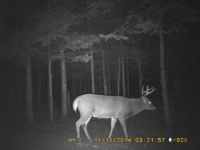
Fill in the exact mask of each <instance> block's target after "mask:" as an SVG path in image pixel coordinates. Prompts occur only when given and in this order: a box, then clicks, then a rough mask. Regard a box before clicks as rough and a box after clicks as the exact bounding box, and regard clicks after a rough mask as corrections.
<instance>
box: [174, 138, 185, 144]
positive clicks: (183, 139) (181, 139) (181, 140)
mask: <svg viewBox="0 0 200 150" xmlns="http://www.w3.org/2000/svg"><path fill="white" fill-rule="evenodd" d="M176 142H178V143H179V142H180V143H187V138H182V137H181V138H176Z"/></svg>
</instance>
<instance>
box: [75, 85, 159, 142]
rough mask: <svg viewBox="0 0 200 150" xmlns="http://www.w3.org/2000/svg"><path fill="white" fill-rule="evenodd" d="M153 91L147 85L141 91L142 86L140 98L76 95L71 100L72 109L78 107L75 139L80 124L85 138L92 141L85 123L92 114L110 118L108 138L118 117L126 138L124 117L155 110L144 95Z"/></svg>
mask: <svg viewBox="0 0 200 150" xmlns="http://www.w3.org/2000/svg"><path fill="white" fill-rule="evenodd" d="M153 91H155V89H154V88H153V87H152V88H151V89H149V88H148V86H147V90H146V91H143V88H142V96H141V97H140V98H125V97H122V96H105V95H97V94H85V95H81V96H79V97H77V98H76V99H75V100H74V102H73V109H74V111H76V110H77V107H78V109H79V112H80V119H79V120H78V121H77V122H76V132H77V139H80V126H81V125H82V126H83V129H84V132H85V134H86V136H87V139H88V140H89V141H90V142H92V140H91V138H90V136H89V134H88V131H87V124H88V122H89V121H90V118H91V117H92V116H93V117H97V118H111V130H110V134H109V136H108V137H109V138H110V137H111V135H112V132H113V129H114V127H115V123H116V121H117V119H119V121H120V123H121V125H122V128H123V130H124V133H125V137H126V138H128V134H127V131H126V119H127V118H129V117H131V116H134V115H136V114H138V113H140V112H141V111H143V110H145V109H147V110H155V106H154V105H153V104H152V102H151V101H150V100H149V99H148V98H147V97H146V96H147V95H148V94H150V93H152V92H153Z"/></svg>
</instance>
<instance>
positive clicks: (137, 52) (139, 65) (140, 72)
mask: <svg viewBox="0 0 200 150" xmlns="http://www.w3.org/2000/svg"><path fill="white" fill-rule="evenodd" d="M133 48H134V50H135V59H136V63H137V67H138V75H139V76H138V78H139V91H140V95H141V93H142V81H143V74H142V63H141V58H140V49H139V44H138V41H136V42H135V40H134V42H133Z"/></svg>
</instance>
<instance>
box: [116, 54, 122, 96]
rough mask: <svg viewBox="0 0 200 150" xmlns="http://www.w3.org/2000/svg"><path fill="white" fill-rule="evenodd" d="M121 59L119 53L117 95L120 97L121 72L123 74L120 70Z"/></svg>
mask: <svg viewBox="0 0 200 150" xmlns="http://www.w3.org/2000/svg"><path fill="white" fill-rule="evenodd" d="M120 59H121V57H120V53H119V64H118V68H119V69H118V77H117V95H119V94H120V72H121V69H120V66H121V65H120V64H121V63H120V62H121V61H120Z"/></svg>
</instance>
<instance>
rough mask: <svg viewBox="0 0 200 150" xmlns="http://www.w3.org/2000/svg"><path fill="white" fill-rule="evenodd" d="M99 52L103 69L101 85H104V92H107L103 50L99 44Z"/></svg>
mask: <svg viewBox="0 0 200 150" xmlns="http://www.w3.org/2000/svg"><path fill="white" fill-rule="evenodd" d="M101 54H102V71H103V87H104V94H105V95H107V94H108V87H107V79H106V69H105V59H104V52H103V47H102V45H101Z"/></svg>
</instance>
